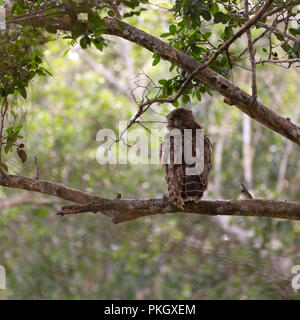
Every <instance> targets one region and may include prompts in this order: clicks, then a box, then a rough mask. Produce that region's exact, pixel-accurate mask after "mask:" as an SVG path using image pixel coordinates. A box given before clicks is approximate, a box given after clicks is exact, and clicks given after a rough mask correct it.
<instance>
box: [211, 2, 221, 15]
mask: <svg viewBox="0 0 300 320" xmlns="http://www.w3.org/2000/svg"><path fill="white" fill-rule="evenodd" d="M217 12H219V6H218V5H217V4H216V3H213V4H212V6H211V14H212V15H213V16H215V14H216V13H217Z"/></svg>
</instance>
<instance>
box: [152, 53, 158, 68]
mask: <svg viewBox="0 0 300 320" xmlns="http://www.w3.org/2000/svg"><path fill="white" fill-rule="evenodd" d="M153 58H154V59H153V62H152V66H156V65H157V64H158V63H159V61H160V56H158V55H157V54H155V53H154V55H153Z"/></svg>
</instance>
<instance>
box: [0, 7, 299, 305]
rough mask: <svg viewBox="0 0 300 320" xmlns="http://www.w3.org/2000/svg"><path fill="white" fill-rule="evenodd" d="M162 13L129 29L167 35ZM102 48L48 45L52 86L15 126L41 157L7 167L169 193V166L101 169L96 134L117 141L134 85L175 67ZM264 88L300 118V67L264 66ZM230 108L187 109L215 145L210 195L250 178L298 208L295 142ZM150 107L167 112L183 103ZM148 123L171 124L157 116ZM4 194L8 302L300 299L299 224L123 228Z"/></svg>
mask: <svg viewBox="0 0 300 320" xmlns="http://www.w3.org/2000/svg"><path fill="white" fill-rule="evenodd" d="M160 3H161V2H160ZM164 7H167V8H169V7H170V4H168V3H166V4H165V6H162V7H161V6H156V5H153V6H152V10H148V11H145V12H142V13H141V15H140V16H133V17H131V18H129V19H128V20H129V21H130V23H131V24H132V25H142V26H143V27H144V28H145V30H147V31H149V32H150V33H152V34H156V35H159V34H162V33H164V32H166V30H168V28H169V21H170V19H171V14H170V12H168V10H167V9H165V8H164ZM211 32H213V33H220V32H221V27H220V26H219V25H216V26H212V30H211ZM254 32H255V31H254ZM106 39H109V41H108V42H107V48H106V50H105V51H104V52H103V53H101V52H99V51H96V50H92V49H87V50H82V49H81V48H80V46H75V47H73V48H71V50H69V51H68V52H65V51H66V49H67V44H66V41H64V40H60V41H53V42H50V43H48V44H47V48H46V50H45V52H44V54H45V58H46V61H47V63H48V66H46V67H48V68H49V70H50V71H51V73H52V74H53V77H50V76H49V77H45V78H39V79H35V80H34V83H33V84H32V85H31V88H30V90H29V92H28V94H29V99H27V101H26V102H24V101H19V102H18V108H19V110H18V115H17V116H16V117H11V119H10V121H11V123H13V124H19V123H20V124H23V126H24V128H25V131H24V134H25V145H26V149H27V150H31V151H30V153H29V154H28V160H27V162H26V163H25V164H21V162H20V161H19V160H18V159H17V157H16V156H15V157H10V160H9V161H8V163H7V164H8V166H9V170H10V172H11V173H12V174H19V175H26V176H29V177H34V175H35V166H34V157H35V156H36V157H37V158H38V162H39V169H40V177H41V178H42V179H48V180H51V181H55V182H61V183H63V184H66V185H68V186H72V187H74V188H78V189H80V190H86V191H89V192H94V193H95V194H98V195H101V196H103V197H109V198H114V197H115V195H116V193H121V194H122V197H123V198H138V197H140V198H148V197H149V198H150V197H153V198H155V197H163V195H164V194H165V195H166V194H167V189H166V184H165V181H164V178H163V174H162V170H161V168H160V166H159V165H130V164H128V165H99V164H98V163H97V161H96V151H97V148H98V146H99V142H97V141H96V134H97V131H98V130H99V129H100V128H101V127H103V128H111V129H113V130H115V131H116V132H117V130H118V121H119V120H128V119H130V118H131V117H132V116H133V115H134V114H135V112H136V110H137V105H136V103H135V101H134V100H133V98H132V96H131V90H132V89H133V88H134V87H135V82H136V81H137V79H138V78H143V79H145V78H146V76H145V75H147V76H149V77H150V78H151V79H152V80H153V81H155V82H158V81H159V80H160V79H166V78H168V77H171V76H172V72H170V71H169V67H170V63H168V62H161V63H160V64H159V67H158V66H156V67H154V66H152V62H153V59H152V54H151V53H149V52H147V51H146V50H144V49H142V48H140V47H138V46H136V45H133V44H131V43H129V42H126V41H125V40H122V39H117V38H113V37H106ZM245 41H246V40H245ZM245 44H246V42H245ZM64 53H65V54H64ZM246 63H248V62H247V61H246V62H245V64H246ZM238 70H239V71H237V72H235V74H234V75H233V82H234V83H236V84H239V85H240V84H241V83H250V73H249V72H247V70H245V69H243V68H240V69H238ZM137 75H139V76H138V78H137ZM174 75H175V72H174V74H173V76H174ZM231 79H232V78H231ZM241 79H242V80H241ZM141 81H143V80H141ZM257 81H258V88H259V92H258V94H259V97H260V99H261V100H262V101H263V102H264V103H266V105H268V106H270V107H272V108H274V110H276V111H278V113H279V114H281V115H282V116H285V117H291V118H292V120H293V121H294V122H296V123H297V122H298V123H299V121H300V109H299V104H300V83H299V69H297V68H293V67H291V68H290V69H282V68H279V67H278V66H274V65H268V66H266V65H264V66H261V65H258V78H257ZM242 89H244V90H246V91H247V92H249V91H250V90H251V88H250V86H243V87H242ZM222 100H223V99H222V97H220V96H219V95H218V94H213V95H212V96H210V95H208V94H205V95H203V96H202V100H201V101H198V100H197V99H193V100H192V101H191V102H189V103H188V104H187V105H186V107H188V108H191V109H192V110H193V112H194V113H195V115H196V118H197V120H198V121H199V122H200V123H201V124H202V126H203V127H204V128H205V130H206V132H207V134H208V135H209V136H210V138H211V141H212V143H213V170H212V175H211V182H210V185H209V190H208V191H207V192H206V194H205V198H208V199H236V198H238V197H240V182H241V181H244V182H245V183H246V184H247V186H248V187H249V189H250V190H251V191H252V192H253V194H254V196H255V197H257V198H264V199H280V200H285V199H286V200H289V201H298V202H300V188H299V185H300V149H299V147H298V146H297V145H296V144H293V143H292V142H290V141H288V140H286V139H284V138H283V137H282V136H280V135H278V134H275V133H274V132H272V131H271V130H269V129H266V128H265V127H263V126H262V125H260V124H258V123H257V122H255V121H253V120H250V118H248V117H247V116H246V115H244V114H242V113H241V112H240V111H239V110H238V109H236V108H234V107H230V106H228V105H225V104H224V103H223V102H222ZM154 109H155V110H156V111H158V112H159V113H162V114H167V113H169V112H170V111H171V110H173V109H174V106H172V105H171V104H170V105H167V104H164V105H160V106H155V107H154ZM143 120H145V121H147V120H148V121H153V120H161V121H164V118H163V117H162V116H160V115H159V114H157V113H155V112H148V113H146V114H145V115H144V117H143ZM147 127H148V128H163V127H164V124H161V123H151V124H148V125H147ZM133 129H134V128H133ZM158 145H159V141H158V140H157V146H156V147H157V148H158ZM0 196H1V199H0V259H1V260H0V264H1V265H3V266H4V267H5V268H6V273H7V289H6V290H1V291H0V298H1V299H299V298H300V292H299V291H298V292H296V291H294V290H293V289H292V287H291V279H292V274H291V268H292V266H293V265H296V264H300V222H296V221H287V220H281V219H269V218H251V217H233V218H229V217H225V216H223V217H219V216H216V217H208V216H202V215H192V214H166V215H155V216H149V217H145V218H140V219H138V220H135V221H130V222H126V223H123V224H119V225H113V224H112V223H111V222H109V221H108V220H107V218H106V217H105V216H103V215H101V214H100V213H98V214H92V213H89V214H81V215H76V216H65V217H62V218H61V217H58V216H56V215H55V212H56V211H58V210H59V208H60V207H61V205H62V204H63V203H62V200H59V199H56V198H51V197H48V196H41V195H39V194H33V193H29V192H25V191H19V190H12V189H8V188H1V191H0Z"/></svg>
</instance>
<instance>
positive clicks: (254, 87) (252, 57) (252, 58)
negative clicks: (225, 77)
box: [244, 0, 257, 102]
mask: <svg viewBox="0 0 300 320" xmlns="http://www.w3.org/2000/svg"><path fill="white" fill-rule="evenodd" d="M244 6H245V15H248V14H249V4H248V0H244ZM246 34H247V38H248V50H249V55H250V57H249V58H250V62H251V69H252V83H251V87H252V102H254V101H256V99H257V85H256V64H255V51H254V48H253V42H252V35H251V31H250V29H248V30H247V32H246Z"/></svg>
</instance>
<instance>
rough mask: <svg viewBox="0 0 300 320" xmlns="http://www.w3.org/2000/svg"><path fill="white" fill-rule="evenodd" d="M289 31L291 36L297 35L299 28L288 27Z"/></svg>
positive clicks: (299, 32) (299, 31)
mask: <svg viewBox="0 0 300 320" xmlns="http://www.w3.org/2000/svg"><path fill="white" fill-rule="evenodd" d="M289 33H290V34H292V35H293V36H297V35H298V34H300V28H299V29H295V28H289Z"/></svg>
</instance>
